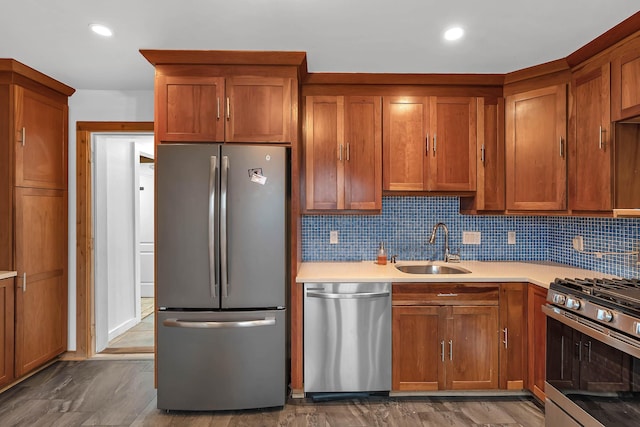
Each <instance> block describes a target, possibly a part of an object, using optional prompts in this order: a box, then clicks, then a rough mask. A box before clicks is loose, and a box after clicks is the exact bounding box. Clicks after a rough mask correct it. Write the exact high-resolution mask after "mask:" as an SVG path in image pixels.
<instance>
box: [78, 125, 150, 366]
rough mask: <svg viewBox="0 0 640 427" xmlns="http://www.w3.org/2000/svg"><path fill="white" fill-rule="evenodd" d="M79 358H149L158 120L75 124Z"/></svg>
mask: <svg viewBox="0 0 640 427" xmlns="http://www.w3.org/2000/svg"><path fill="white" fill-rule="evenodd" d="M76 143H77V144H76V146H77V153H76V155H77V182H78V184H77V288H76V292H77V293H76V296H77V334H76V339H77V341H76V354H77V356H79V357H92V356H94V355H95V354H97V353H100V354H104V353H152V352H153V351H154V342H155V338H154V327H153V326H154V303H153V296H154V289H153V235H154V232H153V228H154V227H153V216H154V214H153V199H154V197H153V193H154V191H153V183H154V179H153V166H154V165H153V157H154V143H153V123H152V122H78V123H77V139H76Z"/></svg>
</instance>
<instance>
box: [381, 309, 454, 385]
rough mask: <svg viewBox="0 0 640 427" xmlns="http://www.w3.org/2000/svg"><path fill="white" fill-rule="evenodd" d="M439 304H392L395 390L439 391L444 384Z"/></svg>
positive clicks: (442, 342) (393, 383)
mask: <svg viewBox="0 0 640 427" xmlns="http://www.w3.org/2000/svg"><path fill="white" fill-rule="evenodd" d="M441 311H442V308H441V307H439V306H423V307H400V306H398V307H393V330H392V337H393V338H392V341H393V346H392V347H393V352H392V361H393V370H392V387H393V389H394V390H413V391H425V390H438V389H440V388H442V387H443V386H444V371H443V368H444V364H443V360H444V359H443V358H444V354H443V353H442V351H443V348H444V347H443V346H444V341H443V339H442V338H441V337H442V336H443V333H444V331H443V330H441V329H440V328H442V327H443V326H442V325H443V323H442V322H441V321H440V318H441Z"/></svg>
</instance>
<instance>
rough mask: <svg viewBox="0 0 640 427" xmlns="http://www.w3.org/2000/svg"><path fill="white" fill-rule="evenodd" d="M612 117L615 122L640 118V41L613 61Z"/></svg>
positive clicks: (631, 44) (633, 43)
mask: <svg viewBox="0 0 640 427" xmlns="http://www.w3.org/2000/svg"><path fill="white" fill-rule="evenodd" d="M611 116H612V119H613V120H614V121H617V120H622V119H628V118H630V117H634V116H640V40H638V39H636V40H634V41H632V42H630V43H629V44H628V45H626V46H625V47H624V50H622V51H621V52H620V53H619V54H617V55H615V56H614V57H613V58H612V61H611Z"/></svg>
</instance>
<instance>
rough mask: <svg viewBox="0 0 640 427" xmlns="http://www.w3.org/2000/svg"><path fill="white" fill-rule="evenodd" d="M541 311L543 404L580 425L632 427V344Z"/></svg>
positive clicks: (639, 391)
mask: <svg viewBox="0 0 640 427" xmlns="http://www.w3.org/2000/svg"><path fill="white" fill-rule="evenodd" d="M542 309H543V312H544V313H545V314H546V315H547V368H546V384H545V392H546V395H547V399H548V400H550V401H551V402H553V404H555V405H556V406H557V408H559V409H561V410H562V411H564V412H565V413H566V414H568V415H570V416H571V417H572V418H573V419H574V420H575V421H577V422H578V423H579V424H580V425H584V426H603V425H604V426H637V425H638V419H640V359H639V358H638V357H639V356H640V347H639V346H638V343H637V341H636V342H635V343H634V339H633V338H629V337H625V336H623V335H622V334H618V333H616V332H614V331H610V330H608V329H607V328H604V327H603V326H602V325H598V324H596V323H593V322H591V321H589V320H586V319H583V318H581V317H578V316H576V315H573V314H571V313H566V312H564V311H563V310H561V309H558V308H555V307H552V306H544V307H543V308H542ZM557 408H556V407H554V409H557ZM556 412H557V411H556ZM548 425H550V424H548Z"/></svg>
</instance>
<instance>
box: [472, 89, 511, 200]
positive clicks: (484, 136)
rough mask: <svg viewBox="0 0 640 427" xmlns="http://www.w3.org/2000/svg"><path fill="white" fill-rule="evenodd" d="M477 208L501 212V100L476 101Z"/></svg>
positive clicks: (502, 184) (502, 116) (502, 136)
mask: <svg viewBox="0 0 640 427" xmlns="http://www.w3.org/2000/svg"><path fill="white" fill-rule="evenodd" d="M478 101H479V102H478V147H477V150H478V154H477V159H478V163H477V164H478V174H477V176H478V183H477V190H476V209H478V210H486V211H503V210H504V209H505V194H504V98H493V99H486V98H485V99H482V98H479V99H478Z"/></svg>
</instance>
